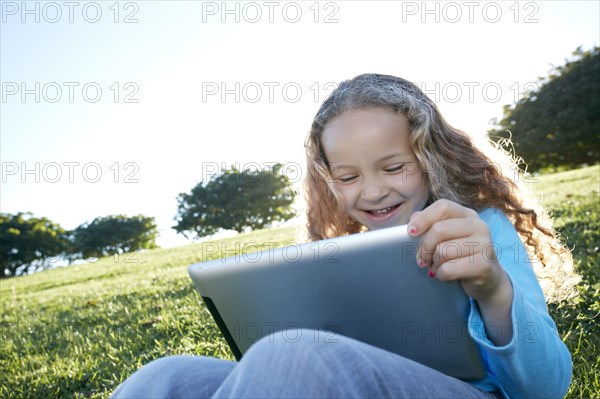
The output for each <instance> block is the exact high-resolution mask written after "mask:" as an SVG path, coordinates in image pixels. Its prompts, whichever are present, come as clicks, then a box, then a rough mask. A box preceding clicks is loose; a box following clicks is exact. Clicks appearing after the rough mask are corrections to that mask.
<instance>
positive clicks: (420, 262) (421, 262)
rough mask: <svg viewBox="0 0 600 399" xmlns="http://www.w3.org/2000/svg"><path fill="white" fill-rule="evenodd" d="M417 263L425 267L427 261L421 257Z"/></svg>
mask: <svg viewBox="0 0 600 399" xmlns="http://www.w3.org/2000/svg"><path fill="white" fill-rule="evenodd" d="M417 265H419V267H423V266H425V262H423V260H422V259H421V258H418V259H417Z"/></svg>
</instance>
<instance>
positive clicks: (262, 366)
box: [111, 330, 496, 399]
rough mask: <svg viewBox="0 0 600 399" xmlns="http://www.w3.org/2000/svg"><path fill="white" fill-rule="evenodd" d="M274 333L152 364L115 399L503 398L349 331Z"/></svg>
mask: <svg viewBox="0 0 600 399" xmlns="http://www.w3.org/2000/svg"><path fill="white" fill-rule="evenodd" d="M287 336H288V337H292V338H293V339H286V338H285V335H283V334H274V335H272V336H267V337H264V338H262V339H261V340H259V341H258V342H257V343H255V344H254V345H253V346H252V347H251V348H250V349H249V350H248V351H247V352H246V354H245V355H244V357H243V358H242V359H241V360H240V362H239V363H236V362H233V361H229V360H223V359H217V358H211V357H204V356H170V357H165V358H161V359H158V360H155V361H153V362H151V363H148V364H147V365H145V366H144V367H142V368H141V369H139V370H138V371H136V372H135V373H134V374H133V375H131V377H129V378H128V379H127V380H125V381H124V382H123V383H122V384H121V385H120V386H119V387H118V388H117V390H116V391H115V392H114V393H113V395H112V396H111V398H113V399H121V398H145V399H146V398H147V399H150V398H210V397H212V398H324V397H327V398H380V397H384V398H461V399H464V398H488V399H491V398H496V396H495V395H493V394H491V393H488V392H485V391H482V390H479V389H478V388H476V387H474V386H472V385H470V384H468V383H466V382H463V381H460V380H458V379H456V378H453V377H449V376H447V375H445V374H442V373H439V372H437V371H435V370H433V369H431V368H429V367H426V366H423V365H421V364H419V363H415V362H413V361H411V360H408V359H406V358H403V357H401V356H398V355H395V354H393V353H390V352H387V351H384V350H381V349H378V348H375V347H373V346H370V345H367V344H364V343H362V342H358V341H356V340H353V339H350V338H346V337H343V336H339V335H337V336H335V339H334V341H335V342H328V341H327V340H325V334H323V332H322V331H321V332H320V333H319V332H317V331H312V330H297V334H293V333H290V334H287Z"/></svg>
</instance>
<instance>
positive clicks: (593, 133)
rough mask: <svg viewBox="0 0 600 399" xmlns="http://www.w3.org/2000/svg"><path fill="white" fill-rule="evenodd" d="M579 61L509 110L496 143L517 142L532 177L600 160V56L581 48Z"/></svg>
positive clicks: (497, 131)
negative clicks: (546, 170) (549, 169)
mask: <svg viewBox="0 0 600 399" xmlns="http://www.w3.org/2000/svg"><path fill="white" fill-rule="evenodd" d="M573 55H574V57H575V58H574V60H572V61H567V62H566V64H565V65H563V66H558V67H555V68H554V69H553V70H552V71H551V73H550V75H549V76H548V77H547V78H540V79H539V81H538V87H537V89H536V90H533V91H531V92H529V93H527V94H526V95H525V96H524V97H523V98H522V99H521V100H519V101H518V102H517V103H516V104H514V105H506V106H505V107H504V116H503V119H502V120H501V121H500V122H499V123H498V124H497V125H498V128H497V129H495V130H491V131H490V132H489V134H490V137H491V139H492V140H495V141H499V140H501V139H502V138H508V137H511V139H512V142H513V144H514V149H515V152H516V154H517V155H518V156H520V157H522V158H523V159H524V160H525V162H526V163H528V165H529V169H530V170H532V171H535V170H539V169H542V168H547V167H558V166H563V167H577V166H579V165H581V164H594V163H597V162H598V160H599V159H600V146H598V138H599V133H600V112H599V110H600V51H599V48H598V47H595V48H593V49H592V50H589V51H582V50H581V48H578V49H577V50H576V51H575V52H574V53H573Z"/></svg>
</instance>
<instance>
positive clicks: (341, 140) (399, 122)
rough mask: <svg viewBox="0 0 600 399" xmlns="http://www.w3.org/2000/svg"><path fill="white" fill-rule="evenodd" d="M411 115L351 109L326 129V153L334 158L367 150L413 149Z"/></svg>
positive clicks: (323, 138) (370, 151)
mask: <svg viewBox="0 0 600 399" xmlns="http://www.w3.org/2000/svg"><path fill="white" fill-rule="evenodd" d="M409 139H410V128H409V122H408V120H407V118H406V117H405V116H404V115H402V114H399V113H396V112H393V111H391V110H387V109H383V108H367V109H356V110H351V111H347V112H345V113H343V114H341V115H338V116H336V117H335V118H334V119H332V120H331V121H330V122H329V123H328V124H327V125H326V126H325V129H324V130H323V135H322V143H323V149H324V150H325V155H326V156H327V158H328V159H329V160H330V161H332V160H333V159H332V158H337V157H341V156H344V155H357V154H358V153H359V152H364V155H369V154H371V153H373V152H382V151H383V152H386V151H395V152H397V151H401V152H408V153H411V152H412V151H410V144H409V143H410V140H409Z"/></svg>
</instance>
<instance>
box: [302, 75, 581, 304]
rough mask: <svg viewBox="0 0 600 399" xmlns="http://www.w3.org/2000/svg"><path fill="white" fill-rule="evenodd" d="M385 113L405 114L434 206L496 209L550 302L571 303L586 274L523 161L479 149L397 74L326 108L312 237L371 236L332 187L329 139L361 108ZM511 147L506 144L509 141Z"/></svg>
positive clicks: (313, 158)
mask: <svg viewBox="0 0 600 399" xmlns="http://www.w3.org/2000/svg"><path fill="white" fill-rule="evenodd" d="M365 108H381V109H387V110H391V111H393V112H396V113H400V114H402V115H403V116H405V117H406V118H407V119H408V121H409V125H410V142H411V146H412V150H413V152H414V155H415V157H416V158H417V161H418V162H419V163H420V165H421V170H422V171H423V172H422V173H423V177H424V179H425V181H426V182H427V184H428V187H429V192H430V198H429V200H428V204H429V203H432V202H434V201H436V200H438V199H442V198H445V199H448V200H451V201H454V202H457V203H459V204H461V205H463V206H465V207H468V208H472V209H475V210H477V211H481V210H484V209H486V208H496V209H499V210H501V211H502V212H504V214H506V215H507V217H508V218H509V219H510V220H511V222H512V223H513V224H514V226H515V228H516V230H517V232H518V234H519V236H520V237H521V240H522V241H523V243H524V244H525V247H526V248H527V250H528V252H529V256H530V259H531V261H532V264H533V265H534V268H535V270H536V274H537V276H538V279H539V280H540V284H541V285H542V288H543V289H544V292H545V294H546V299H547V300H548V301H557V300H560V299H565V298H567V297H570V296H572V295H573V293H574V292H575V290H574V289H573V288H574V285H575V283H576V282H577V280H578V276H577V275H576V274H574V273H573V259H572V255H571V252H570V251H569V250H568V249H567V248H566V247H565V246H564V245H563V243H562V242H561V241H560V239H559V237H558V235H557V233H556V232H555V230H554V229H553V227H552V219H551V218H550V217H549V215H548V212H547V211H546V210H545V209H544V208H543V206H542V205H541V204H540V203H539V201H537V200H536V198H535V197H534V195H533V193H532V192H531V191H530V190H529V188H528V187H526V186H525V185H524V184H523V182H524V181H525V179H524V174H523V172H522V171H521V170H520V169H519V167H518V165H519V161H520V159H518V158H515V157H512V156H511V155H510V153H508V152H506V151H504V150H503V149H502V148H501V146H500V145H494V144H492V143H491V142H490V141H489V140H487V143H478V145H475V142H474V140H473V139H471V138H470V137H469V136H468V135H467V134H465V133H464V132H462V131H460V130H458V129H455V128H453V127H452V126H450V125H449V124H448V123H447V122H446V121H445V120H444V118H443V117H442V115H441V114H440V112H439V110H438V108H437V106H436V105H435V104H434V103H433V102H432V101H431V100H430V99H429V98H428V97H427V96H426V95H425V94H424V93H423V92H422V91H421V90H420V89H419V88H418V87H417V86H416V85H415V84H413V83H411V82H409V81H407V80H404V79H401V78H398V77H394V76H389V75H379V74H363V75H359V76H357V77H355V78H353V79H350V80H346V81H344V82H342V83H340V84H339V86H338V87H337V88H336V89H335V90H334V91H333V92H332V93H331V94H330V96H329V97H327V99H326V100H325V101H324V102H323V104H322V105H321V107H320V109H319V111H318V112H317V114H316V115H315V117H314V120H313V123H312V127H311V130H310V132H309V134H308V137H307V139H306V144H305V147H306V156H307V175H306V179H305V182H304V185H305V195H306V203H307V229H308V239H309V240H311V241H314V240H321V239H326V238H331V237H336V236H340V235H345V234H353V233H358V232H360V231H364V230H365V227H364V226H363V225H361V224H360V223H358V222H356V221H355V220H353V219H351V218H350V217H349V216H348V215H347V214H345V213H344V212H343V210H342V209H341V201H340V198H339V195H338V194H337V193H336V190H335V189H334V186H333V184H332V181H333V179H332V178H331V175H330V165H329V163H328V161H327V157H326V155H325V152H324V149H323V145H322V133H323V130H324V129H325V127H326V126H327V124H328V123H329V122H330V121H331V120H332V119H333V118H335V117H337V116H339V115H341V114H343V113H345V112H348V111H350V110H355V109H365ZM504 144H506V143H504Z"/></svg>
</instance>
